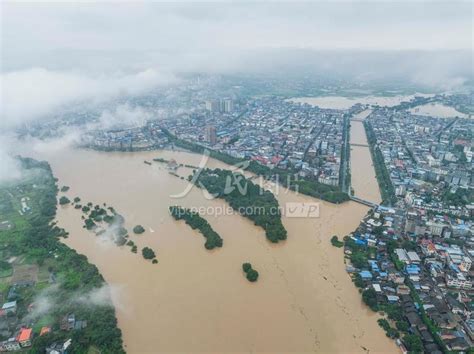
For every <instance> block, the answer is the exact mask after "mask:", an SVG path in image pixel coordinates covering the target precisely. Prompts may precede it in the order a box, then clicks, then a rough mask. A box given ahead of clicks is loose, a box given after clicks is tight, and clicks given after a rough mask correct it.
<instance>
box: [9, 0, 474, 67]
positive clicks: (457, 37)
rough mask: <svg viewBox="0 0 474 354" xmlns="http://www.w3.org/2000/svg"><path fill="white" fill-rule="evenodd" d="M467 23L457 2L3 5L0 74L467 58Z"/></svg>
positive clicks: (465, 8)
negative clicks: (298, 59)
mask: <svg viewBox="0 0 474 354" xmlns="http://www.w3.org/2000/svg"><path fill="white" fill-rule="evenodd" d="M472 16H473V14H472V2H471V1H456V0H450V1H445V2H431V1H398V2H395V1H390V2H388V1H377V2H375V1H372V2H362V1H351V2H349V1H343V2H341V1H315V2H305V3H296V4H293V3H282V2H280V3H274V2H271V3H270V2H258V3H257V2H255V3H245V4H232V3H222V2H221V3H217V2H215V3H193V2H180V3H178V4H168V3H158V2H152V3H135V4H134V3H115V2H112V3H111V2H102V3H101V2H92V3H90V2H89V3H58V2H47V3H35V4H31V3H17V2H2V21H1V22H2V37H1V38H2V53H3V54H2V59H3V71H7V70H13V69H14V70H20V69H24V68H29V67H33V66H44V67H48V68H52V69H55V68H60V69H64V68H67V67H68V66H70V67H72V66H78V65H79V64H81V62H82V64H83V65H86V66H87V65H90V63H88V62H87V61H88V60H89V59H88V58H95V56H94V55H93V53H94V52H96V53H97V52H99V53H100V56H102V60H104V57H105V58H106V59H105V60H106V62H107V65H106V66H110V64H113V63H117V65H119V64H120V65H123V63H125V62H126V63H127V65H128V66H130V67H133V66H138V67H140V66H147V65H150V62H152V63H153V62H154V64H157V65H161V66H163V67H170V66H171V67H172V68H173V69H174V66H175V65H181V66H190V67H191V66H192V65H193V64H199V61H200V58H201V57H205V58H206V59H205V60H203V61H208V59H209V57H208V56H207V55H206V54H212V55H213V56H215V57H217V58H216V60H217V59H219V58H220V57H221V56H225V55H226V53H232V54H234V53H235V52H239V51H241V52H244V51H248V50H255V49H265V48H300V49H301V48H304V49H357V50H365V49H371V50H404V49H417V50H418V49H423V50H433V49H436V50H438V49H465V50H466V49H468V50H471V49H472V29H473V27H472V26H473V24H472V22H473V20H472ZM85 52H88V54H87V55H86V53H85ZM104 52H105V53H106V54H104ZM52 55H53V56H52ZM54 55H56V56H57V57H56V60H53V58H54ZM82 56H83V57H82ZM171 58H174V59H171ZM91 60H94V59H91Z"/></svg>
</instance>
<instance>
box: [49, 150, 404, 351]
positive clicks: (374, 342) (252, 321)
mask: <svg viewBox="0 0 474 354" xmlns="http://www.w3.org/2000/svg"><path fill="white" fill-rule="evenodd" d="M41 157H42V158H45V159H48V160H49V162H50V163H51V166H52V168H53V171H54V174H55V175H56V176H57V177H58V178H59V181H60V182H59V183H60V185H68V186H70V188H71V189H70V191H69V192H68V193H67V195H68V196H70V197H72V198H73V197H75V196H79V197H81V198H82V201H83V202H87V201H91V202H93V203H103V202H106V203H107V204H108V205H110V206H113V207H115V208H116V210H117V211H118V212H119V213H120V214H122V215H123V216H124V217H125V219H126V225H125V226H126V227H127V228H128V229H129V230H131V228H132V227H133V226H134V225H136V224H141V225H143V226H144V227H145V229H146V232H145V233H144V234H142V235H139V236H137V235H131V239H132V240H134V242H135V243H136V244H137V245H138V249H139V250H141V248H142V247H145V246H149V247H151V248H153V249H154V250H155V252H156V253H157V258H158V260H159V263H158V264H151V263H150V262H148V261H145V260H144V259H143V258H142V256H141V254H140V251H139V253H138V254H133V253H131V252H130V248H128V247H125V246H123V247H117V246H115V245H112V244H109V243H107V242H101V241H99V239H98V238H97V237H96V236H94V235H93V234H92V233H90V232H88V231H86V230H85V229H83V228H82V220H81V212H80V211H78V210H75V209H74V208H73V207H72V206H66V207H61V208H59V211H58V221H59V224H60V225H61V226H62V227H64V228H66V229H67V230H68V231H69V232H70V236H69V238H68V239H66V240H65V243H67V244H68V245H69V246H71V247H72V248H74V249H76V250H77V251H78V252H79V253H82V254H84V255H86V256H87V257H88V258H89V260H90V261H91V262H92V263H94V264H95V265H97V267H98V268H99V270H100V272H101V273H102V274H103V276H104V277H105V279H106V281H107V282H108V283H109V284H111V285H112V287H113V289H114V292H113V301H114V304H115V305H116V308H117V317H118V322H119V326H120V328H121V329H122V331H123V337H124V341H125V345H126V350H127V351H128V352H129V353H170V352H182V353H192V352H203V353H231V352H232V353H238V352H242V353H254V352H269V353H281V352H294V353H303V352H324V353H329V352H346V353H347V352H364V351H370V352H397V348H396V346H395V344H394V343H393V342H392V341H391V340H389V339H388V338H387V337H386V336H385V334H384V332H383V331H382V329H380V328H379V326H378V325H377V321H376V320H377V316H378V315H377V314H374V313H372V312H371V311H370V310H368V309H367V308H366V307H365V306H364V305H363V304H362V301H361V296H360V294H359V293H358V290H357V289H356V287H355V286H354V285H353V284H352V283H351V280H350V278H349V276H348V275H347V273H346V272H345V266H344V257H343V252H342V249H339V248H335V247H333V246H331V244H330V242H329V239H330V237H331V236H332V235H334V234H336V235H338V236H340V237H342V236H344V235H345V234H347V233H349V232H350V231H352V230H353V229H355V228H356V227H357V225H358V223H359V221H360V219H361V218H362V217H363V216H364V214H365V213H366V212H367V208H366V207H364V206H362V205H359V204H356V203H353V202H350V203H345V204H343V205H341V206H336V205H332V204H329V203H321V207H320V217H319V218H283V223H284V225H285V227H286V228H287V230H288V240H287V241H286V242H283V243H280V244H277V245H275V244H271V243H269V242H268V241H267V240H266V238H265V235H264V232H263V230H262V229H261V228H258V227H256V226H254V225H253V224H252V222H250V221H249V220H247V219H244V218H242V217H241V216H238V215H228V216H220V217H212V216H207V217H206V218H207V219H208V221H209V222H210V224H211V225H212V227H213V228H214V229H215V230H216V231H217V232H218V233H219V234H220V235H221V236H222V238H223V239H224V246H223V247H222V248H221V249H216V250H214V251H207V250H205V249H204V239H203V237H202V236H201V235H200V234H198V233H197V232H196V231H193V230H192V229H191V228H190V227H189V226H187V225H186V224H184V222H178V221H174V220H173V219H172V218H171V217H170V216H169V215H168V211H167V208H168V206H169V205H172V204H180V205H183V206H187V207H191V206H209V207H217V206H221V207H222V206H226V204H225V203H224V202H223V201H222V200H208V199H206V198H204V196H203V194H202V192H201V191H200V190H198V189H192V190H191V192H190V193H189V194H188V195H187V196H186V197H185V198H183V199H179V200H176V199H173V198H171V197H170V194H175V193H179V192H181V191H183V189H185V188H186V186H187V182H186V181H183V180H181V179H179V178H177V177H174V176H172V175H170V174H169V173H168V171H167V170H166V169H165V167H164V166H163V165H162V164H159V163H156V162H153V164H152V165H151V166H150V165H147V164H144V163H143V161H144V160H145V159H146V160H151V159H152V158H153V157H163V158H167V159H169V158H171V157H173V158H175V159H176V160H177V162H178V163H188V164H193V165H197V164H198V163H199V161H200V156H198V155H194V154H189V153H183V152H167V151H162V152H143V153H101V152H94V151H86V150H73V149H71V150H68V149H66V150H63V151H61V152H60V153H56V154H49V155H48V154H46V155H45V154H43V156H41ZM208 165H210V166H213V167H216V166H220V167H225V166H224V165H223V164H222V163H220V162H218V161H214V160H211V161H210V162H209V164H208ZM354 174H356V173H354V172H353V178H354ZM277 198H278V200H279V202H280V204H281V205H284V203H286V202H288V201H300V202H301V201H314V199H310V198H308V197H304V196H298V195H296V194H294V193H293V192H287V193H284V190H280V193H279V194H278V196H277ZM244 262H251V263H252V265H253V267H254V268H255V269H257V270H258V272H259V273H260V278H259V280H258V282H256V283H250V282H248V281H247V280H246V279H245V277H244V276H243V274H242V270H241V266H242V263H244Z"/></svg>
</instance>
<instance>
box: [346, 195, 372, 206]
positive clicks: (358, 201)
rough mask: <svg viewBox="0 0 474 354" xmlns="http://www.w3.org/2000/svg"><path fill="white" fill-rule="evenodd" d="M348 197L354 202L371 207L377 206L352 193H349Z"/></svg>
mask: <svg viewBox="0 0 474 354" xmlns="http://www.w3.org/2000/svg"><path fill="white" fill-rule="evenodd" d="M349 198H351V200H352V201H354V202H356V203H359V204H363V205H366V206H368V207H371V208H376V207H378V206H379V205H378V204H377V203H374V202H370V201H368V200H364V199H361V198H358V197H356V196H353V195H351V196H350V197H349Z"/></svg>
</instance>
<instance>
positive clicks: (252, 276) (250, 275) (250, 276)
mask: <svg viewBox="0 0 474 354" xmlns="http://www.w3.org/2000/svg"><path fill="white" fill-rule="evenodd" d="M257 279H258V272H257V271H256V270H255V269H250V270H249V271H248V272H247V280H248V281H251V282H255V281H257Z"/></svg>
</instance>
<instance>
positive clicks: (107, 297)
mask: <svg viewBox="0 0 474 354" xmlns="http://www.w3.org/2000/svg"><path fill="white" fill-rule="evenodd" d="M120 293H121V287H119V286H115V285H114V286H111V285H108V284H104V285H102V286H101V287H99V288H94V289H92V290H90V291H88V292H86V293H79V292H77V293H73V294H72V295H71V296H69V297H68V300H67V303H64V299H62V300H61V301H63V303H62V305H80V306H87V307H92V306H115V307H116V308H120V309H122V308H123V307H124V306H123V305H121V302H120V298H121V295H120ZM60 295H61V290H60V284H53V285H51V286H49V287H48V288H46V289H44V290H43V291H41V292H40V293H39V294H38V295H36V297H35V298H34V299H33V302H32V306H31V308H30V311H29V313H28V315H27V316H26V321H27V322H28V321H34V320H37V319H38V318H41V317H43V316H45V315H47V314H48V313H51V312H52V311H53V310H54V308H55V307H56V305H57V303H58V301H59V296H60Z"/></svg>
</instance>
